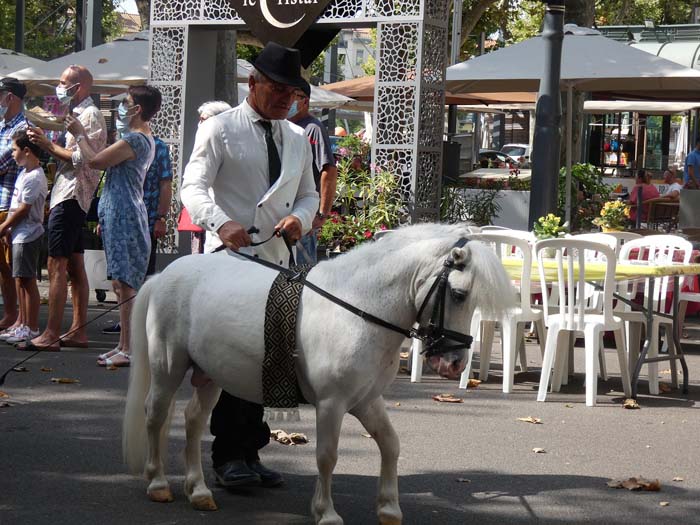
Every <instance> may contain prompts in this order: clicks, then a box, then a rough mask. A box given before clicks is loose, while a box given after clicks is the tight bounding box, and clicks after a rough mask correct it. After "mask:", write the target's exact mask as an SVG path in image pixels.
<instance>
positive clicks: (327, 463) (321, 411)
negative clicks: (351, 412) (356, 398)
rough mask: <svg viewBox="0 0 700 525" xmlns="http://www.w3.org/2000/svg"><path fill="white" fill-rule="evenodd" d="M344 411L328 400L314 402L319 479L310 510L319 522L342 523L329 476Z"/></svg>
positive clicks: (329, 524) (328, 523) (326, 523)
mask: <svg viewBox="0 0 700 525" xmlns="http://www.w3.org/2000/svg"><path fill="white" fill-rule="evenodd" d="M344 413H345V411H344V410H342V409H340V408H338V405H337V404H336V403H335V402H333V401H331V400H327V401H325V402H319V404H318V405H317V406H316V434H317V441H318V442H317V444H316V464H317V465H318V479H317V480H316V491H315V492H314V497H313V500H312V501H311V512H312V513H313V515H314V519H315V520H316V523H318V524H319V525H338V524H342V523H343V519H342V518H341V517H340V516H338V514H337V513H336V512H335V509H334V508H333V498H332V496H331V477H332V476H333V469H334V468H335V464H336V462H337V461H338V439H339V438H340V426H341V424H342V422H343V415H344Z"/></svg>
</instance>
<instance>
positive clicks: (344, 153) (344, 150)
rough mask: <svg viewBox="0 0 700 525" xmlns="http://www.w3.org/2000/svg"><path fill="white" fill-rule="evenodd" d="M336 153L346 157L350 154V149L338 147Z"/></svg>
mask: <svg viewBox="0 0 700 525" xmlns="http://www.w3.org/2000/svg"><path fill="white" fill-rule="evenodd" d="M338 154H340V155H341V156H343V157H347V156H348V155H349V154H350V150H348V148H340V149H338Z"/></svg>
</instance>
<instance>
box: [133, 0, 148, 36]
mask: <svg viewBox="0 0 700 525" xmlns="http://www.w3.org/2000/svg"><path fill="white" fill-rule="evenodd" d="M135 1H136V9H137V11H138V12H139V18H140V19H141V29H142V30H144V29H148V28H149V27H151V0H135Z"/></svg>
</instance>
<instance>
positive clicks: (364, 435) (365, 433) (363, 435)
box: [362, 432, 372, 438]
mask: <svg viewBox="0 0 700 525" xmlns="http://www.w3.org/2000/svg"><path fill="white" fill-rule="evenodd" d="M362 437H363V438H371V437H372V434H368V433H367V432H363V433H362Z"/></svg>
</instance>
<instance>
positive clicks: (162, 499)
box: [148, 488, 174, 503]
mask: <svg viewBox="0 0 700 525" xmlns="http://www.w3.org/2000/svg"><path fill="white" fill-rule="evenodd" d="M148 498H149V499H150V500H151V501H155V502H156V503H170V502H172V501H174V498H173V493H172V492H170V489H167V488H166V489H155V490H150V491H148Z"/></svg>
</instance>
